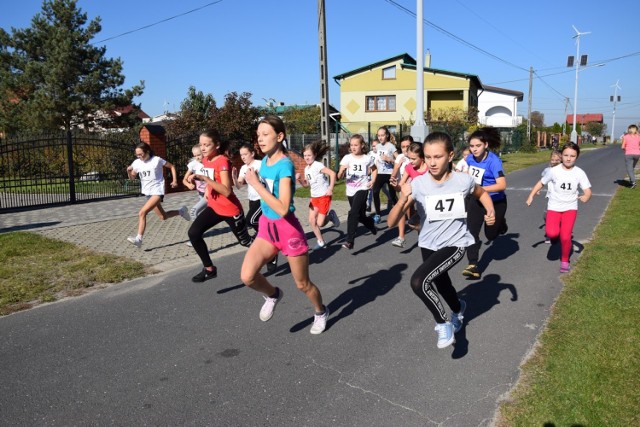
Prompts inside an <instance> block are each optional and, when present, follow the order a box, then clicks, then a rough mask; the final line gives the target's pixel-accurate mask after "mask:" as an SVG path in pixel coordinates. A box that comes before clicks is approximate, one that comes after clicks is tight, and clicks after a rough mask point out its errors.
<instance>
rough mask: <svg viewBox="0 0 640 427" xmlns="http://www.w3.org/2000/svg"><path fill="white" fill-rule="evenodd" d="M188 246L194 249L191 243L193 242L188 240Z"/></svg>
mask: <svg viewBox="0 0 640 427" xmlns="http://www.w3.org/2000/svg"><path fill="white" fill-rule="evenodd" d="M187 246H189V247H190V248H192V247H193V243H191V240H187Z"/></svg>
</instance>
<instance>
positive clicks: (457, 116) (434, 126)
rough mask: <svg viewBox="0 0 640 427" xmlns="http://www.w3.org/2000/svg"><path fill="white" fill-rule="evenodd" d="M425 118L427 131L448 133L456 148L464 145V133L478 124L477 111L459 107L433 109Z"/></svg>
mask: <svg viewBox="0 0 640 427" xmlns="http://www.w3.org/2000/svg"><path fill="white" fill-rule="evenodd" d="M425 116H426V117H425V121H426V122H427V125H429V131H431V132H434V131H441V132H446V133H448V134H449V135H450V136H451V139H452V140H453V144H454V146H455V147H456V148H457V147H458V146H460V145H463V144H464V133H465V131H466V130H467V129H468V128H469V127H470V126H473V125H475V124H477V123H478V110H477V109H475V108H469V110H463V109H462V108H459V107H450V108H434V109H431V110H429V112H428V113H427V114H426V115H425Z"/></svg>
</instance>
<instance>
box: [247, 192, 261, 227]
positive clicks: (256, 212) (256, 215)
mask: <svg viewBox="0 0 640 427" xmlns="http://www.w3.org/2000/svg"><path fill="white" fill-rule="evenodd" d="M260 216H262V207H261V206H260V200H249V212H247V220H248V221H249V225H250V226H251V228H253V229H254V230H255V232H256V233H257V232H258V223H259V220H260Z"/></svg>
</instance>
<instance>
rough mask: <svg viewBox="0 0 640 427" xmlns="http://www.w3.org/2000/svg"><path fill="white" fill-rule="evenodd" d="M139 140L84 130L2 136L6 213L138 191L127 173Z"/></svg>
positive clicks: (0, 185) (0, 205) (1, 203)
mask: <svg viewBox="0 0 640 427" xmlns="http://www.w3.org/2000/svg"><path fill="white" fill-rule="evenodd" d="M136 142H137V141H129V140H123V139H122V135H119V134H109V135H94V134H87V133H81V132H73V133H72V132H69V133H62V134H57V135H43V136H37V137H33V136H31V137H17V138H8V139H3V140H0V212H2V211H6V210H8V209H17V208H27V207H36V206H42V205H51V204H65V203H76V202H80V201H86V200H96V199H104V198H112V197H123V196H133V195H138V194H139V193H140V184H139V182H138V181H137V180H135V181H131V180H129V179H128V178H127V173H126V168H127V166H128V165H129V164H131V162H132V161H133V160H134V146H135V143H136Z"/></svg>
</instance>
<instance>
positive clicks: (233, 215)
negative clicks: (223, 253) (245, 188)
mask: <svg viewBox="0 0 640 427" xmlns="http://www.w3.org/2000/svg"><path fill="white" fill-rule="evenodd" d="M227 148H228V143H226V142H222V140H221V138H220V134H219V133H218V131H216V130H213V129H211V130H208V131H206V132H203V133H202V134H200V150H201V151H202V155H203V158H202V165H203V166H204V170H203V171H202V172H196V173H194V174H192V175H190V176H189V178H188V181H189V182H191V183H193V181H194V180H196V179H198V180H201V181H204V182H206V183H207V189H206V192H207V193H206V199H207V207H206V208H204V210H203V211H202V212H201V213H200V215H198V217H197V218H196V219H195V220H194V221H193V223H192V224H191V227H189V240H190V241H191V244H192V246H193V249H195V251H196V253H197V254H198V256H199V257H200V260H201V261H202V265H203V268H202V271H201V272H200V273H198V274H196V275H195V276H193V277H192V278H191V280H192V281H193V282H204V281H205V280H209V279H213V278H214V277H216V276H217V275H218V269H217V268H216V266H215V265H213V262H212V261H211V257H210V256H209V249H208V248H207V244H206V243H205V241H204V233H205V232H206V231H207V230H209V229H210V228H212V227H214V226H215V225H217V224H219V223H220V222H222V221H224V222H226V223H227V224H228V225H229V228H231V231H232V232H233V234H234V235H235V236H236V239H238V242H240V244H241V245H242V246H249V245H250V244H251V237H250V236H249V232H248V231H247V223H246V221H245V218H244V212H243V211H242V205H241V204H240V201H239V200H238V198H237V197H236V195H235V194H234V193H233V181H232V178H231V161H230V160H229V158H228V157H227V156H225V155H224V153H225V151H226V150H227Z"/></svg>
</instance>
